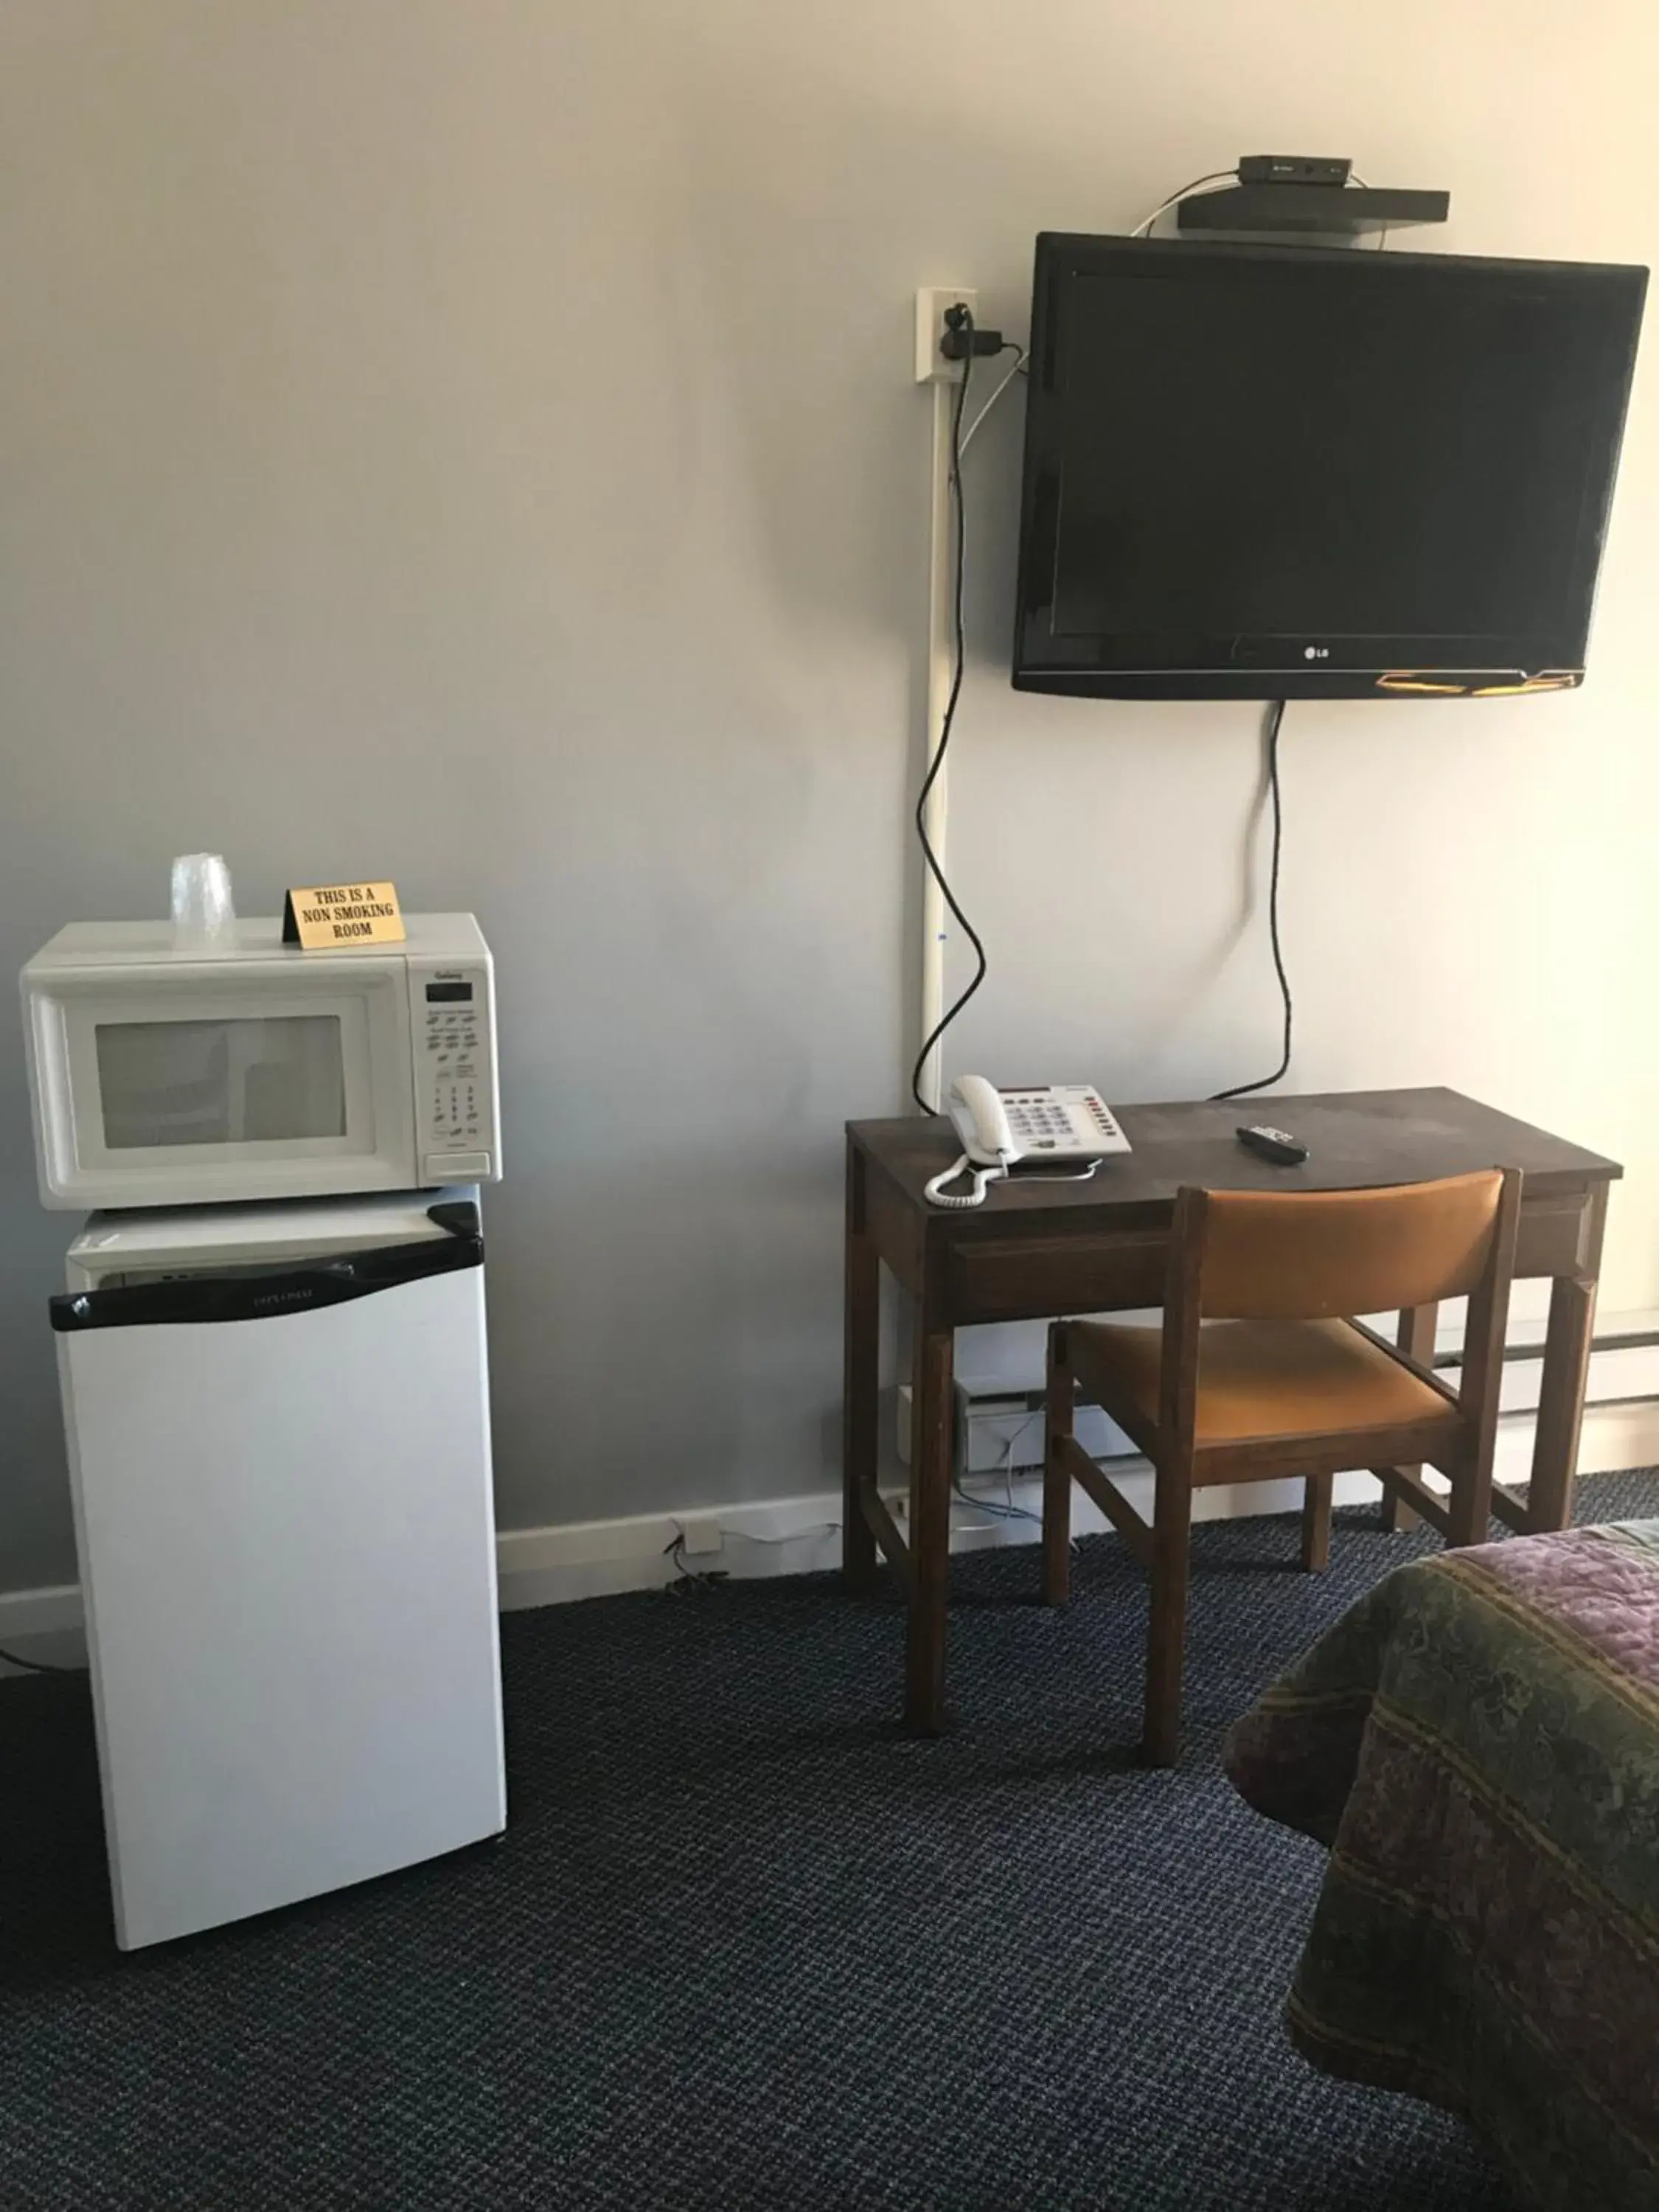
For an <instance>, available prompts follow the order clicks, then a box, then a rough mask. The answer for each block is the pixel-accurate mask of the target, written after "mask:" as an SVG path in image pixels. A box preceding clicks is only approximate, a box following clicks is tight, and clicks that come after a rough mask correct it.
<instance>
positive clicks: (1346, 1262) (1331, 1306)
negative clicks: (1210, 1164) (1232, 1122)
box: [1183, 1168, 1504, 1321]
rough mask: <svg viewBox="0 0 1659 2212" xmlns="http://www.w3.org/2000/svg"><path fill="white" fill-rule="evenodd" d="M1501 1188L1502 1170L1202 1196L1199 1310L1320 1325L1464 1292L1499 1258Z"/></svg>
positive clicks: (1214, 1316) (1220, 1317)
mask: <svg viewBox="0 0 1659 2212" xmlns="http://www.w3.org/2000/svg"><path fill="white" fill-rule="evenodd" d="M1503 1188H1504V1176H1503V1174H1502V1173H1501V1172H1500V1170H1498V1169H1496V1168H1492V1169H1487V1170H1484V1171H1482V1172H1481V1173H1480V1174H1477V1175H1463V1176H1449V1177H1448V1178H1447V1179H1446V1180H1445V1181H1444V1182H1419V1183H1407V1184H1403V1185H1401V1186H1400V1187H1399V1188H1390V1189H1383V1190H1330V1191H1243V1190H1212V1191H1206V1192H1204V1193H1202V1194H1194V1196H1200V1195H1201V1198H1202V1205H1201V1206H1200V1207H1199V1208H1198V1209H1197V1218H1196V1220H1195V1221H1194V1222H1193V1223H1192V1227H1193V1230H1194V1233H1195V1235H1196V1238H1197V1242H1198V1246H1199V1251H1198V1255H1197V1263H1198V1264H1197V1290H1198V1310H1199V1313H1200V1315H1201V1316H1204V1317H1205V1318H1206V1319H1208V1320H1216V1321H1322V1320H1326V1319H1329V1318H1333V1317H1335V1316H1349V1315H1352V1314H1366V1313H1384V1312H1392V1311H1396V1310H1401V1309H1402V1308H1405V1307H1408V1306H1424V1305H1431V1304H1437V1303H1438V1302H1439V1301H1440V1300H1441V1299H1443V1298H1455V1297H1462V1296H1463V1295H1464V1294H1465V1293H1466V1292H1468V1291H1473V1290H1474V1289H1475V1288H1476V1286H1477V1285H1479V1284H1480V1282H1481V1279H1482V1278H1483V1276H1484V1274H1485V1273H1486V1269H1487V1267H1488V1265H1489V1263H1490V1261H1491V1259H1492V1245H1493V1239H1494V1237H1495V1236H1496V1235H1497V1231H1498V1201H1499V1199H1500V1197H1501V1195H1502V1193H1503ZM1183 1195H1184V1194H1183Z"/></svg>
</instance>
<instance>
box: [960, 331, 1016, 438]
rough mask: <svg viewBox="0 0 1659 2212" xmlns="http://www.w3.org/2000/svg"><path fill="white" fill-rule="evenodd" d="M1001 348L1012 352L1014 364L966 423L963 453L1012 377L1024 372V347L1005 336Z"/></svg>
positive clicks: (977, 433) (1010, 382)
mask: <svg viewBox="0 0 1659 2212" xmlns="http://www.w3.org/2000/svg"><path fill="white" fill-rule="evenodd" d="M1002 350H1003V352H1004V353H1012V355H1013V356H1014V365H1013V367H1012V368H1011V369H1010V370H1009V371H1008V374H1006V376H1005V377H1004V378H1003V380H1002V381H1001V383H1000V384H999V385H998V386H997V388H996V390H995V391H994V392H993V393H992V394H991V396H990V398H988V399H987V401H986V403H985V404H984V405H983V407H981V409H980V410H979V412H978V414H977V415H975V417H974V419H973V421H972V422H970V423H969V425H968V428H966V429H965V430H964V431H963V434H962V450H963V453H966V452H967V450H968V448H969V446H971V445H972V444H973V442H974V441H975V438H977V437H978V435H979V434H980V430H981V427H982V425H983V423H984V421H985V418H986V416H987V415H988V414H989V413H990V411H991V410H992V409H993V408H994V406H995V405H996V404H997V402H998V400H999V399H1000V398H1001V397H1002V395H1003V393H1004V392H1006V391H1007V389H1008V387H1009V386H1010V385H1012V382H1013V380H1014V379H1015V378H1016V377H1017V376H1019V375H1022V374H1024V368H1025V349H1024V346H1022V345H1016V344H1015V343H1014V341H1013V340H1012V338H1005V339H1004V340H1003V342H1002Z"/></svg>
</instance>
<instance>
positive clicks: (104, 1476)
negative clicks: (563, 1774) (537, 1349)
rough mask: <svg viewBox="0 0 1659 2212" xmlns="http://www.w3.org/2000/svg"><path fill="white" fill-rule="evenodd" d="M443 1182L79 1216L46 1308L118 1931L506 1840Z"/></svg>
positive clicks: (474, 1224)
mask: <svg viewBox="0 0 1659 2212" xmlns="http://www.w3.org/2000/svg"><path fill="white" fill-rule="evenodd" d="M483 1282H484V1277H483V1240H482V1237H481V1236H480V1233H479V1225H478V1212H477V1194H476V1193H475V1192H471V1191H466V1190H459V1191H451V1192H447V1193H435V1192H432V1191H422V1192H412V1193H407V1194H393V1195H385V1196H381V1195H376V1196H374V1197H363V1198H342V1199H333V1200H317V1201H315V1202H307V1201H288V1202H282V1203H275V1204H268V1205H258V1206H252V1205H250V1206H191V1207H188V1208H182V1209H179V1210H178V1211H176V1212H143V1213H125V1214H122V1213H109V1214H94V1215H92V1216H91V1218H89V1219H88V1223H87V1225H86V1227H85V1229H84V1230H83V1231H82V1234H81V1235H80V1236H79V1237H77V1238H76V1241H75V1243H73V1244H72V1245H71V1246H70V1253H69V1289H68V1291H67V1292H66V1293H65V1294H64V1296H62V1297H57V1298H54V1299H53V1300H52V1326H53V1328H54V1329H55V1330H56V1332H57V1341H58V1363H59V1371H60V1375H61V1379H62V1384H63V1395H64V1416H65V1421H66V1425H67V1429H68V1436H69V1448H70V1474H71V1480H72V1485H73V1492H74V1501H75V1518H76V1541H77V1544H78V1546H79V1551H80V1564H81V1584H82V1595H83V1599H84V1603H85V1610H86V1624H87V1642H88V1654H89V1656H90V1660H91V1666H92V1692H93V1701H94V1710H95V1714H96V1720H97V1732H98V1756H99V1765H100V1773H101V1778H102V1784H103V1798H104V1818H105V1826H106V1832H107V1840H108V1846H109V1860H110V1876H111V1886H112V1891H113V1893H114V1905H115V1927H116V1938H117V1941H118V1942H119V1943H120V1945H121V1946H122V1948H124V1949H133V1948H137V1947H138V1946H140V1945H142V1944H146V1943H155V1942H163V1941H165V1940H167V1938H168V1937H171V1936H184V1935H187V1934H189V1933H191V1931H192V1930H195V1929H202V1928H210V1927H214V1926H216V1925H218V1924H219V1923H222V1922H224V1921H229V1920H236V1919H240V1918H241V1917H243V1916H244V1915H246V1914H248V1913H252V1912H263V1911H267V1910H268V1909H269V1908H270V1907H271V1906H273V1905H288V1904H291V1903H293V1902H294V1901H295V1899H300V1898H305V1897H313V1896H316V1895H319V1893H322V1892H323V1891H325V1890H331V1889H337V1888H339V1887H342V1886H343V1884H345V1883H348V1882H355V1881H363V1880H365V1879H367V1878H368V1876H370V1875H380V1874H386V1873H390V1872H391V1871H392V1869H395V1868H398V1867H404V1866H410V1865H412V1864H414V1863H416V1861H418V1860H421V1859H427V1858H431V1857H435V1855H436V1854H438V1853H439V1852H441V1851H448V1850H454V1849H455V1848H457V1847H458V1846H459V1845H460V1844H470V1843H474V1842H477V1840H479V1839H480V1838H483V1837H486V1836H490V1835H494V1834H495V1833H497V1832H499V1831H500V1830H501V1828H502V1827H503V1826H505V1823H506V1817H507V1806H506V1790H505V1783H504V1779H503V1771H502V1757H501V1675H500V1662H499V1644H498V1637H497V1625H496V1606H495V1527H494V1514H493V1508H492V1504H491V1495H490V1463H489V1402H488V1380H489V1377H488V1368H487V1364H486V1353H485V1346H484V1293H483Z"/></svg>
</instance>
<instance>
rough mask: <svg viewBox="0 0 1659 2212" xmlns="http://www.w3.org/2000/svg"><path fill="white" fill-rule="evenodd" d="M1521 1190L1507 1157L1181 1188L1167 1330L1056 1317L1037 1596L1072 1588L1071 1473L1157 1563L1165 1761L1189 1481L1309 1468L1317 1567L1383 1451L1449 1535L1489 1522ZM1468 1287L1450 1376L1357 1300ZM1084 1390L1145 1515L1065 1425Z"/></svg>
mask: <svg viewBox="0 0 1659 2212" xmlns="http://www.w3.org/2000/svg"><path fill="white" fill-rule="evenodd" d="M1520 1201H1521V1177H1520V1176H1519V1175H1518V1174H1517V1173H1515V1172H1513V1171H1511V1172H1510V1173H1507V1174H1504V1173H1500V1172H1499V1171H1498V1170H1496V1169H1493V1170H1490V1171H1488V1172H1486V1173H1483V1174H1479V1175H1467V1176H1454V1177H1452V1178H1451V1179H1450V1180H1449V1181H1447V1182H1429V1183H1413V1184H1409V1185H1407V1186H1406V1187H1405V1188H1400V1189H1389V1190H1355V1191H1310V1192H1285V1193H1278V1192H1273V1193H1266V1192H1255V1191H1209V1190H1193V1189H1183V1190H1182V1192H1181V1193H1180V1194H1179V1196H1178V1197H1177V1199H1176V1214H1175V1232H1174V1238H1173V1242H1172V1243H1171V1246H1170V1263H1169V1274H1168V1279H1167V1283H1166V1286H1165V1290H1164V1325H1163V1327H1162V1328H1161V1329H1158V1328H1132V1327H1127V1326H1121V1325H1119V1324H1116V1323H1109V1322H1082V1321H1062V1322H1055V1323H1054V1326H1053V1328H1051V1329H1050V1331H1049V1336H1048V1445H1047V1451H1046V1454H1045V1459H1044V1468H1043V1492H1042V1594H1043V1596H1044V1598H1045V1599H1046V1600H1047V1601H1048V1603H1049V1604H1051V1605H1063V1604H1064V1603H1065V1601H1066V1595H1067V1593H1068V1586H1069V1581H1070V1571H1071V1486H1072V1485H1073V1482H1076V1483H1077V1484H1079V1486H1080V1487H1081V1488H1082V1489H1083V1490H1085V1492H1087V1493H1088V1495H1089V1496H1090V1497H1091V1498H1092V1499H1093V1500H1094V1502H1095V1504H1097V1506H1098V1507H1099V1508H1100V1510H1101V1511H1102V1512H1103V1514H1105V1515H1106V1516H1107V1517H1108V1519H1109V1520H1110V1521H1111V1522H1114V1523H1115V1526H1116V1528H1118V1530H1119V1532H1120V1533H1121V1535H1122V1537H1123V1539H1124V1541H1125V1542H1126V1543H1127V1545H1128V1546H1129V1548H1130V1549H1131V1551H1133V1553H1134V1554H1135V1556H1136V1558H1137V1559H1139V1560H1140V1561H1141V1563H1142V1564H1143V1565H1145V1566H1146V1567H1148V1568H1150V1570H1151V1571H1152V1625H1151V1632H1150V1635H1149V1638H1148V1644H1147V1657H1146V1730H1145V1736H1144V1740H1143V1741H1144V1749H1145V1752H1146V1757H1147V1758H1148V1759H1149V1760H1150V1761H1151V1762H1152V1764H1153V1765H1160V1766H1168V1765H1173V1764H1174V1763H1175V1760H1176V1756H1177V1754H1178V1752H1179V1749H1180V1738H1181V1674H1182V1656H1183V1650H1184V1646H1185V1643H1186V1628H1187V1583H1188V1550H1189V1538H1190V1531H1191V1526H1192V1510H1193V1492H1194V1490H1197V1489H1199V1488H1200V1487H1202V1486H1205V1485H1206V1484H1213V1483H1223V1482H1265V1481H1268V1480H1272V1479H1273V1477H1275V1476H1285V1475H1297V1474H1299V1475H1303V1476H1304V1477H1305V1479H1306V1484H1307V1487H1306V1491H1305V1493H1304V1496H1305V1503H1304V1509H1303V1522H1302V1560H1303V1565H1304V1567H1306V1568H1307V1569H1309V1570H1310V1571H1315V1570H1317V1569H1320V1568H1322V1567H1323V1566H1324V1565H1326V1564H1327V1561H1328V1558H1329V1546H1330V1521H1331V1486H1332V1482H1333V1480H1334V1476H1335V1475H1336V1474H1337V1472H1338V1471H1339V1470H1340V1469H1341V1468H1361V1467H1364V1468H1373V1469H1374V1470H1375V1471H1376V1473H1377V1474H1379V1475H1381V1476H1382V1477H1383V1483H1384V1488H1385V1492H1386V1494H1388V1495H1389V1496H1394V1497H1401V1498H1405V1499H1407V1501H1408V1502H1409V1503H1410V1504H1412V1505H1413V1508H1415V1509H1416V1510H1418V1511H1419V1512H1421V1513H1423V1514H1424V1515H1425V1517H1426V1518H1427V1519H1429V1520H1430V1521H1431V1522H1433V1524H1434V1525H1435V1526H1436V1527H1437V1528H1438V1529H1439V1530H1440V1532H1441V1534H1443V1536H1444V1537H1445V1538H1446V1540H1447V1541H1448V1542H1449V1543H1452V1544H1471V1543H1475V1542H1478V1541H1482V1540H1483V1539H1484V1537H1485V1536H1486V1526H1487V1521H1488V1518H1489V1516H1490V1512H1491V1510H1492V1452H1493V1447H1494V1444H1495V1443H1496V1438H1497V1425H1498V1383H1499V1379H1500V1376H1501V1371H1502V1365H1503V1356H1504V1324H1505V1321H1506V1317H1507V1313H1508V1307H1509V1290H1510V1275H1511V1273H1512V1272H1513V1269H1514V1265H1515V1236H1516V1218H1517V1216H1518V1212H1519V1208H1520ZM1466 1293H1467V1295H1468V1300H1469V1307H1468V1330H1467V1334H1466V1336H1465V1339H1464V1348H1463V1362H1462V1387H1461V1388H1460V1389H1458V1390H1456V1391H1453V1390H1452V1389H1449V1387H1448V1386H1447V1385H1446V1384H1445V1383H1443V1382H1442V1381H1441V1380H1440V1378H1439V1377H1438V1376H1437V1375H1436V1374H1435V1373H1434V1372H1433V1371H1432V1370H1431V1368H1430V1367H1428V1366H1425V1365H1424V1364H1420V1363H1419V1361H1418V1360H1416V1359H1414V1358H1411V1357H1410V1356H1409V1355H1408V1354H1407V1352H1403V1351H1401V1350H1399V1349H1398V1348H1396V1347H1395V1346H1394V1345H1391V1344H1389V1343H1387V1342H1386V1341H1385V1340H1383V1338H1382V1337H1380V1336H1378V1335H1376V1334H1375V1333H1374V1332H1373V1331H1372V1330H1370V1329H1369V1328H1365V1327H1364V1325H1363V1324H1362V1323H1361V1322H1357V1321H1353V1320H1351V1319H1348V1318H1346V1317H1345V1316H1351V1315H1353V1314H1357V1313H1378V1312H1383V1311H1387V1310H1395V1309H1398V1310H1401V1313H1402V1314H1408V1313H1410V1312H1411V1311H1413V1310H1416V1309H1419V1308H1421V1307H1424V1306H1427V1305H1430V1304H1434V1303H1436V1302H1437V1301H1439V1300H1441V1299H1443V1298H1450V1297H1462V1296H1463V1295H1464V1294H1466ZM1201 1324H1205V1325H1203V1326H1201ZM1079 1387H1080V1388H1081V1389H1082V1391H1083V1393H1084V1395H1085V1397H1087V1398H1091V1399H1093V1400H1095V1401H1097V1403H1098V1404H1100V1405H1101V1406H1103V1407H1104V1408H1105V1410H1106V1412H1107V1413H1109V1414H1110V1416H1111V1418H1112V1419H1114V1420H1115V1421H1116V1422H1117V1423H1118V1425H1120V1427H1121V1428H1123V1429H1125V1430H1127V1432H1128V1434H1129V1436H1130V1437H1132V1438H1133V1441H1134V1443H1136V1444H1138V1445H1139V1448H1140V1449H1141V1450H1142V1451H1144V1452H1145V1453H1146V1456H1147V1457H1148V1458H1149V1459H1150V1460H1151V1461H1152V1467H1153V1471H1154V1475H1155V1480H1156V1489H1155V1493H1154V1495H1155V1504H1154V1508H1153V1514H1152V1524H1151V1526H1150V1527H1149V1526H1148V1525H1147V1523H1146V1522H1145V1521H1143V1520H1142V1518H1141V1516H1139V1513H1137V1512H1136V1510H1134V1508H1133V1506H1132V1505H1131V1504H1129V1502H1128V1500H1127V1498H1125V1497H1124V1496H1123V1493H1122V1492H1121V1491H1120V1490H1118V1489H1117V1488H1116V1487H1115V1485H1114V1484H1113V1483H1112V1482H1111V1481H1110V1480H1109V1479H1108V1478H1107V1477H1106V1476H1105V1475H1104V1474H1103V1473H1102V1472H1101V1471H1100V1469H1099V1468H1097V1466H1096V1464H1095V1462H1093V1460H1091V1458H1090V1457H1089V1455H1087V1453H1086V1452H1085V1451H1084V1450H1083V1449H1082V1447H1081V1446H1080V1445H1079V1443H1077V1441H1076V1440H1075V1438H1074V1437H1073V1433H1072V1422H1073V1401H1074V1396H1075V1394H1076V1391H1077V1389H1079ZM1425 1461H1426V1462H1428V1463H1429V1464H1430V1465H1431V1466H1433V1467H1437V1468H1439V1469H1440V1470H1441V1471H1442V1473H1443V1474H1448V1475H1449V1476H1450V1478H1451V1484H1452V1492H1451V1498H1450V1502H1449V1505H1447V1504H1443V1503H1442V1502H1441V1501H1440V1500H1438V1499H1437V1498H1432V1497H1431V1495H1430V1494H1429V1493H1428V1492H1425V1491H1424V1490H1423V1488H1422V1486H1421V1485H1420V1484H1419V1483H1418V1482H1417V1481H1416V1480H1414V1479H1413V1472H1412V1470H1413V1468H1414V1466H1416V1465H1419V1464H1420V1463H1421V1462H1425Z"/></svg>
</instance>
